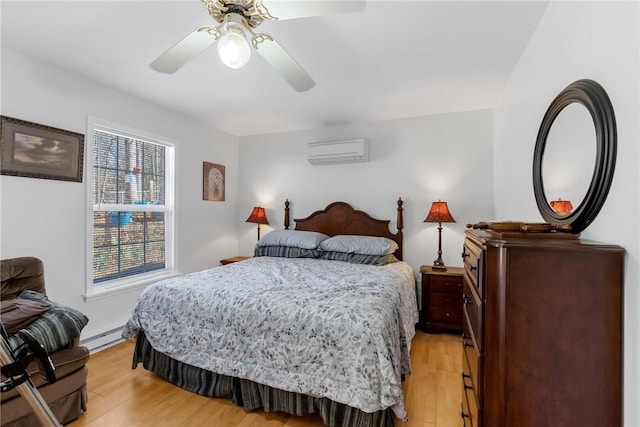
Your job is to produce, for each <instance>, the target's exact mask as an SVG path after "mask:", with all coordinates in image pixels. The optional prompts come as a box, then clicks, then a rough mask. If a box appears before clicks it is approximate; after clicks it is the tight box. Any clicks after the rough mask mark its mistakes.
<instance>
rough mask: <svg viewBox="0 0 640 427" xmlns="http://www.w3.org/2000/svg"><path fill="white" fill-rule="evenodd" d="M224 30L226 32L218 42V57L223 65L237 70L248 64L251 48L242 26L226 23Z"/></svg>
mask: <svg viewBox="0 0 640 427" xmlns="http://www.w3.org/2000/svg"><path fill="white" fill-rule="evenodd" d="M224 28H225V30H226V31H225V32H224V34H223V35H222V37H220V40H218V48H217V49H218V56H219V57H220V60H221V61H222V62H223V63H224V65H226V66H227V67H229V68H233V69H236V70H237V69H239V68H242V67H244V66H245V65H247V63H248V62H249V58H250V57H251V47H250V46H249V42H248V41H247V39H246V37H245V34H244V31H243V28H242V25H240V24H236V23H234V22H228V23H226V24H225V25H224Z"/></svg>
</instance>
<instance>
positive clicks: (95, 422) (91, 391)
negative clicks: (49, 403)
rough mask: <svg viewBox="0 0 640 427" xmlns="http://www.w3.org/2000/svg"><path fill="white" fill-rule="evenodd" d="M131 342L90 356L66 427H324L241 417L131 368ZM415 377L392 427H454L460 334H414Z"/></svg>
mask: <svg viewBox="0 0 640 427" xmlns="http://www.w3.org/2000/svg"><path fill="white" fill-rule="evenodd" d="M133 347H134V344H133V342H124V343H121V344H118V345H116V346H114V347H111V348H109V349H106V350H104V351H101V352H99V353H96V354H93V355H91V358H90V359H89V362H88V366H89V376H88V378H87V389H88V395H89V402H88V411H87V413H86V414H84V415H83V416H82V417H80V418H79V419H78V420H76V421H74V422H72V423H71V424H69V425H68V426H69V427H119V426H131V427H147V426H149V427H151V426H153V427H165V426H166V427H176V426H188V427H198V426H216V427H218V426H219V427H283V426H286V427H321V426H323V425H324V424H323V423H322V419H321V418H320V416H319V415H317V414H312V415H309V416H306V417H294V416H290V415H288V414H283V413H265V412H263V411H253V412H251V413H247V412H245V411H244V410H243V409H242V408H240V407H238V406H236V405H234V404H233V403H231V402H230V401H229V400H226V399H213V398H208V397H203V396H199V395H197V394H194V393H190V392H188V391H186V390H183V389H181V388H179V387H176V386H174V385H172V384H169V383H168V382H166V381H164V380H163V379H161V378H159V377H157V376H156V375H154V374H152V373H151V372H148V371H146V370H145V369H143V368H142V366H140V367H138V368H137V369H131V357H132V355H133ZM411 365H412V373H411V375H408V376H407V377H406V379H405V382H404V384H403V390H404V394H405V405H406V408H407V413H408V414H409V421H408V423H404V422H402V421H400V420H397V422H396V426H397V427H459V426H460V425H461V422H460V394H461V389H462V383H461V372H462V344H461V338H460V336H458V335H452V334H434V335H431V334H425V333H422V332H417V334H416V337H415V338H414V340H413V342H412V348H411Z"/></svg>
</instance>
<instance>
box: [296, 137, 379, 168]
mask: <svg viewBox="0 0 640 427" xmlns="http://www.w3.org/2000/svg"><path fill="white" fill-rule="evenodd" d="M308 150H309V156H308V158H307V160H309V163H311V164H312V165H328V164H334V163H354V162H367V161H369V144H368V143H367V141H365V140H364V139H350V140H346V141H323V142H310V143H309V144H308Z"/></svg>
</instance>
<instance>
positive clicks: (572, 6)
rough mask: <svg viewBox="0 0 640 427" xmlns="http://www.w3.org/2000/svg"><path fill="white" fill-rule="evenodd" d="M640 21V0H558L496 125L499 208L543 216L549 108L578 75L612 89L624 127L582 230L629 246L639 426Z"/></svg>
mask: <svg viewBox="0 0 640 427" xmlns="http://www.w3.org/2000/svg"><path fill="white" fill-rule="evenodd" d="M639 21H640V11H639V3H638V2H619V3H616V2H551V3H550V4H549V6H548V8H547V10H546V12H545V15H544V16H543V18H542V20H541V21H540V23H539V25H538V28H537V29H536V31H535V33H534V35H533V37H532V39H531V41H530V43H529V45H528V47H527V49H526V50H525V52H524V54H523V55H522V57H521V59H520V61H519V63H518V65H517V67H516V69H515V71H514V72H513V74H512V75H511V77H510V81H509V84H508V86H507V89H506V92H505V95H504V97H503V99H502V105H501V107H500V108H498V109H497V110H496V113H495V128H494V132H495V147H494V150H495V164H494V166H495V169H494V171H495V172H494V173H495V176H494V179H495V183H494V185H495V206H496V213H497V215H498V216H503V217H508V218H518V219H521V220H526V221H542V218H541V216H540V215H539V213H538V210H537V207H536V203H535V197H534V194H533V188H532V177H531V168H532V166H531V165H532V159H533V150H534V146H535V140H536V135H537V132H538V127H539V126H540V122H541V121H542V117H543V116H544V113H545V111H546V109H547V107H548V106H549V104H550V103H551V101H552V100H553V98H554V97H555V96H556V95H557V94H558V93H559V92H560V91H561V90H562V89H563V88H564V87H566V86H567V85H568V84H570V83H572V82H573V81H575V80H578V79H583V78H590V79H593V80H596V81H597V82H599V83H600V84H601V85H602V86H603V87H604V88H605V90H606V91H607V92H608V94H609V97H610V99H611V102H612V104H613V107H614V109H615V114H616V120H617V129H618V156H617V163H616V169H615V176H614V181H613V185H612V188H611V190H610V192H609V196H608V198H607V200H606V203H605V205H604V207H603V209H602V211H601V212H600V214H599V216H598V217H597V218H596V220H595V221H594V222H593V223H592V224H591V226H589V227H588V228H587V229H586V230H585V231H583V232H582V237H583V238H587V239H590V240H597V241H603V242H607V243H614V244H618V245H620V246H622V247H624V248H625V249H626V251H627V258H626V265H625V269H626V272H625V290H624V293H625V321H624V331H625V338H624V340H625V342H624V346H625V351H624V360H625V365H624V370H625V385H624V396H625V402H624V406H625V425H626V426H640V406H638V402H640V366H639V365H638V360H640V335H639V334H638V328H639V327H640V314H639V313H640V312H639V310H638V306H640V289H639V285H640V275H639V258H640V247H639V245H640V228H639V220H638V219H639V218H640V184H639V182H640V177H639V171H640V167H639V163H640V151H639V149H638V143H639V139H640V131H639V123H640V108H639V100H640V97H639V90H640V87H639V83H638V80H639V76H640V67H639V54H640V44H639V43H640V42H639V30H638V28H639ZM570 160H571V159H567V161H570ZM514 200H517V203H514ZM574 205H575V203H574ZM576 286H580V284H579V283H577V284H576ZM584 350H585V351H589V349H584ZM585 374H587V375H588V373H585Z"/></svg>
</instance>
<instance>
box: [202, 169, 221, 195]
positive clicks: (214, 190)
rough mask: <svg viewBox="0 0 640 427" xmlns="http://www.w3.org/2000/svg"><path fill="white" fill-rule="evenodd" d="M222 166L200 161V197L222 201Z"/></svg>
mask: <svg viewBox="0 0 640 427" xmlns="http://www.w3.org/2000/svg"><path fill="white" fill-rule="evenodd" d="M224 180H225V176H224V166H223V165H217V164H215V163H208V162H203V163H202V199H203V200H213V201H216V202H221V201H224Z"/></svg>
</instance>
